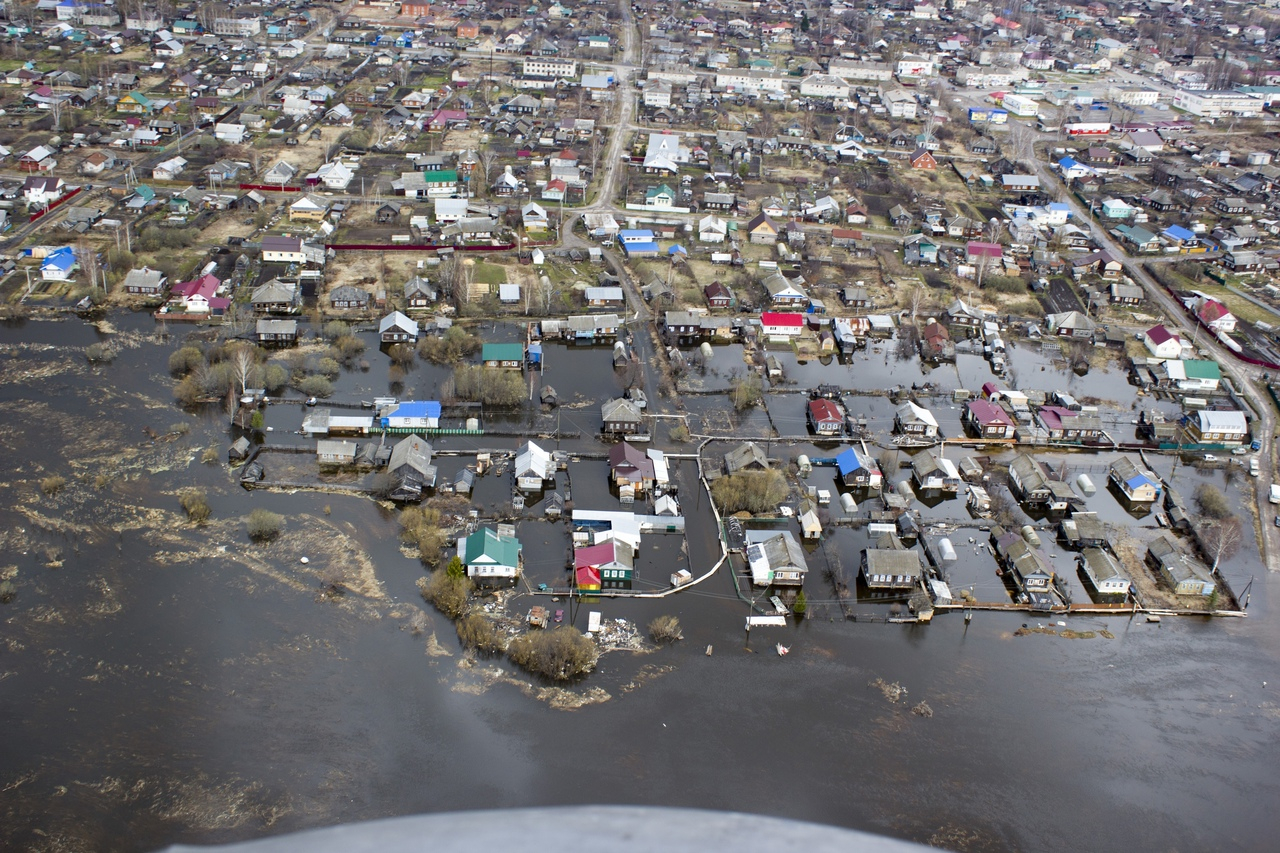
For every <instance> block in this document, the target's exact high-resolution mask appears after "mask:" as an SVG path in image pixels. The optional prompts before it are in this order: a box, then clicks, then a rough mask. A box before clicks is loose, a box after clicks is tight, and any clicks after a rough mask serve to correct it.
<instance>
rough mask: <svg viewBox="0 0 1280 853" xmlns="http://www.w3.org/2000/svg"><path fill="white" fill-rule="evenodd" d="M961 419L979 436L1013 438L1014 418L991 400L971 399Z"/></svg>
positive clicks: (967, 427)
mask: <svg viewBox="0 0 1280 853" xmlns="http://www.w3.org/2000/svg"><path fill="white" fill-rule="evenodd" d="M960 420H961V422H962V423H963V424H964V425H965V428H966V429H968V430H969V431H970V432H971V433H973V434H974V435H975V436H977V437H978V438H1013V431H1014V425H1013V418H1011V417H1009V413H1008V412H1006V411H1005V410H1004V409H1002V408H1000V407H999V406H997V405H996V404H995V403H992V402H991V401H990V400H970V401H969V403H968V404H967V405H966V406H965V409H964V416H963V417H962V418H961V419H960Z"/></svg>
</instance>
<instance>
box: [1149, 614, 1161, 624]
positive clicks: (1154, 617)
mask: <svg viewBox="0 0 1280 853" xmlns="http://www.w3.org/2000/svg"><path fill="white" fill-rule="evenodd" d="M1147 621H1148V622H1159V621H1160V617H1159V616H1158V615H1156V614H1155V613H1148V614H1147Z"/></svg>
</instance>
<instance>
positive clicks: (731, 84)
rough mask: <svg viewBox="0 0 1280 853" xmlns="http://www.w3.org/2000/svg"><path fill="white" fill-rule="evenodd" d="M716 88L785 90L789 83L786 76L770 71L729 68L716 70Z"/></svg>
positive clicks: (750, 90)
mask: <svg viewBox="0 0 1280 853" xmlns="http://www.w3.org/2000/svg"><path fill="white" fill-rule="evenodd" d="M716 88H717V89H732V90H733V91H735V92H747V93H752V92H754V93H756V94H759V93H760V92H786V91H787V90H788V89H789V88H790V84H789V82H788V80H787V78H786V77H780V76H778V75H777V74H775V73H773V72H772V71H752V70H750V69H747V68H730V69H727V70H724V71H717V72H716Z"/></svg>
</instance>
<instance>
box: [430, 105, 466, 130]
mask: <svg viewBox="0 0 1280 853" xmlns="http://www.w3.org/2000/svg"><path fill="white" fill-rule="evenodd" d="M469 122H470V116H468V115H467V111H466V110H452V109H439V110H436V111H435V112H434V113H433V114H432V116H431V118H429V119H427V122H426V124H425V125H423V129H424V130H446V129H448V128H450V127H457V126H459V125H465V124H468V123H469Z"/></svg>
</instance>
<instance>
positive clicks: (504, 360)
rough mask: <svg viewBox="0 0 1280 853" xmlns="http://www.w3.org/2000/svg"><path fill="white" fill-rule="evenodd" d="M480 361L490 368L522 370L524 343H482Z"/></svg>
mask: <svg viewBox="0 0 1280 853" xmlns="http://www.w3.org/2000/svg"><path fill="white" fill-rule="evenodd" d="M480 362H481V363H482V364H483V365H484V366H485V367H490V368H501V369H503V370H523V369H524V344H519V343H515V344H494V343H487V344H484V345H482V346H481V348H480Z"/></svg>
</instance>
